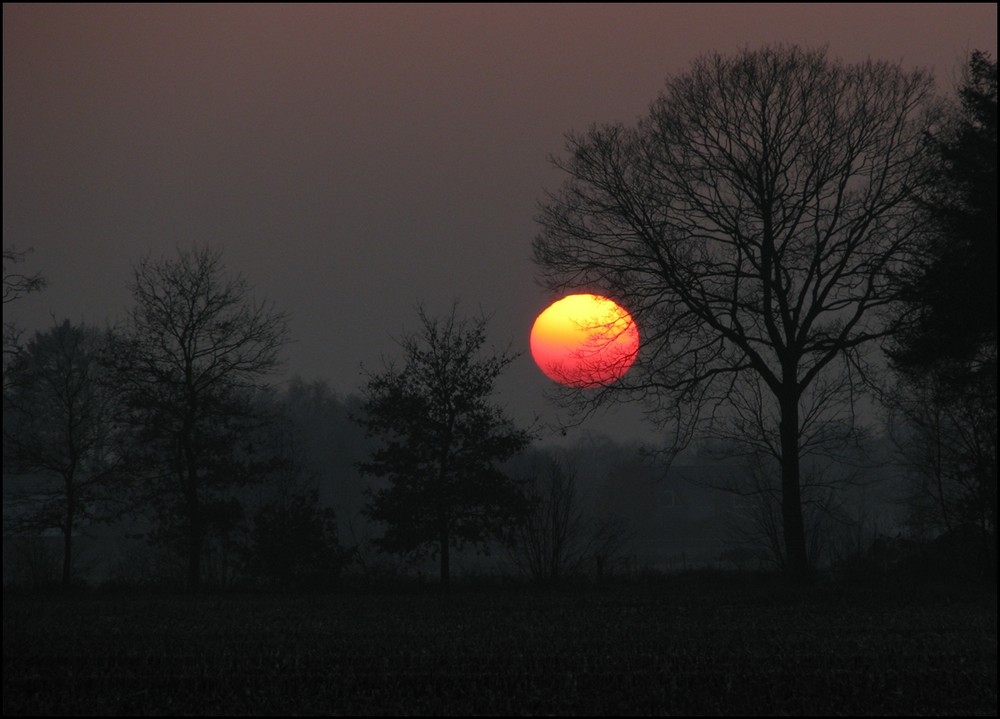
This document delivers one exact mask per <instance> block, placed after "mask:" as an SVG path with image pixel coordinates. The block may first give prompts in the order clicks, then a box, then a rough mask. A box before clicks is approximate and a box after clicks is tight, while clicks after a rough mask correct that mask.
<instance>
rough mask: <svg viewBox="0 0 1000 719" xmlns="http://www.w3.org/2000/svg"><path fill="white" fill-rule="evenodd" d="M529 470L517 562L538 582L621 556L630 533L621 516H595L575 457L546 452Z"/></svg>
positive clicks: (513, 546)
mask: <svg viewBox="0 0 1000 719" xmlns="http://www.w3.org/2000/svg"><path fill="white" fill-rule="evenodd" d="M534 460H535V461H534V462H532V463H531V465H532V466H530V468H529V477H528V479H527V482H526V484H527V486H526V487H525V490H524V493H525V496H526V497H527V499H528V510H527V511H526V512H525V514H524V516H523V517H522V518H521V520H520V521H519V522H517V523H516V524H514V526H513V527H512V530H511V540H512V541H511V543H510V546H509V548H508V551H509V554H510V557H511V560H512V561H513V563H514V565H515V566H517V568H518V569H520V570H521V571H522V572H523V573H525V574H527V575H528V576H529V577H531V578H532V579H533V580H535V581H537V582H545V583H548V582H557V581H559V580H560V579H563V578H564V577H565V576H567V575H568V574H569V573H571V572H574V571H577V570H579V569H580V568H581V567H583V566H584V564H585V563H587V562H589V561H594V562H596V563H598V567H599V568H600V567H601V563H602V562H603V563H607V562H608V561H609V560H610V559H613V558H616V556H617V555H619V554H620V553H621V550H622V547H623V545H624V544H625V543H626V541H627V540H628V538H629V532H628V531H627V528H626V526H625V525H624V523H623V521H622V520H621V519H620V518H616V517H609V516H606V517H600V518H599V517H591V516H587V514H586V513H585V511H584V507H583V502H582V498H581V496H580V494H579V491H578V483H577V468H576V464H575V463H574V461H573V460H572V458H571V457H570V456H567V455H565V454H563V455H560V454H557V453H555V452H552V451H544V450H543V451H540V452H539V453H538V454H537V455H536V456H535V457H534Z"/></svg>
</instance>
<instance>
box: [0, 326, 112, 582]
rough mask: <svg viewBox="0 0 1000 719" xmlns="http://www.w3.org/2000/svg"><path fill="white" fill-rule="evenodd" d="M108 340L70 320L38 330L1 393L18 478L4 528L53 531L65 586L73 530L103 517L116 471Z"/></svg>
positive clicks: (7, 455) (7, 450)
mask: <svg viewBox="0 0 1000 719" xmlns="http://www.w3.org/2000/svg"><path fill="white" fill-rule="evenodd" d="M106 344H107V336H106V335H104V334H103V333H101V332H100V331H98V330H96V329H94V328H90V327H84V326H77V325H72V324H70V322H69V321H68V320H67V321H65V322H63V324H61V325H58V326H56V327H53V328H52V329H50V330H48V331H47V332H44V333H43V332H39V333H37V334H36V335H35V337H34V338H33V339H32V340H31V341H30V342H29V343H28V344H27V346H26V347H25V348H24V351H23V352H22V353H20V355H19V356H18V358H17V360H16V361H15V363H14V365H13V367H12V368H11V374H12V376H13V381H12V389H11V391H10V392H9V393H5V395H4V459H5V462H7V463H8V464H9V468H10V469H12V470H13V474H14V475H15V476H18V475H20V478H21V479H22V482H21V483H20V485H19V489H18V490H16V491H15V492H14V493H13V494H12V495H11V496H10V497H8V498H6V499H5V502H6V504H7V505H8V507H9V508H10V510H11V511H10V513H9V523H7V524H8V526H7V527H5V529H7V530H10V531H14V532H32V533H36V532H40V531H43V530H46V529H58V530H59V531H60V532H61V533H62V537H63V561H62V583H63V585H64V586H69V584H70V582H71V581H72V576H73V574H72V572H73V569H72V560H73V537H74V533H75V532H76V530H77V529H78V528H79V526H80V525H81V524H82V523H86V522H87V521H89V520H95V519H101V518H105V517H107V516H109V510H110V508H111V505H112V504H113V489H114V487H115V482H116V480H117V478H118V477H119V475H120V472H119V470H120V469H121V460H122V457H121V454H120V453H118V452H116V451H115V447H114V437H113V432H114V425H113V421H114V418H115V415H116V412H117V407H118V400H119V397H118V393H117V391H116V389H115V388H113V387H112V386H111V385H110V384H109V383H108V381H107V377H106V371H105V370H104V368H103V367H102V365H101V363H100V360H101V356H102V354H103V352H104V349H105V346H106ZM6 469H7V468H6V467H5V474H6ZM7 514H8V513H7V512H5V518H6V517H7Z"/></svg>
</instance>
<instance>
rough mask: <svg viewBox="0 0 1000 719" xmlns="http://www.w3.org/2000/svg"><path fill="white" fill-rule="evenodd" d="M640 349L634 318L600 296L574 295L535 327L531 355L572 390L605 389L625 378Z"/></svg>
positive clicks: (552, 307) (540, 318) (551, 309)
mask: <svg viewBox="0 0 1000 719" xmlns="http://www.w3.org/2000/svg"><path fill="white" fill-rule="evenodd" d="M638 351H639V329H638V328H637V327H636V326H635V321H634V320H633V319H632V316H631V315H630V314H629V313H628V312H626V311H625V310H624V309H622V307H620V306H619V305H617V304H616V303H615V302H613V301H611V300H609V299H608V298H607V297H601V296H599V295H570V296H568V297H564V298H563V299H561V300H559V301H558V302H555V303H553V304H551V305H549V307H548V309H546V310H545V311H544V312H542V313H541V314H540V315H538V318H537V319H536V320H535V324H534V326H533V327H532V328H531V356H532V357H533V358H534V359H535V364H537V365H538V368H539V369H541V370H542V372H544V373H545V375H546V376H547V377H549V378H550V379H553V380H555V381H556V382H559V383H560V384H564V385H566V386H567V387H601V386H603V385H607V384H610V383H612V382H614V381H615V380H617V379H619V378H620V377H621V376H622V375H624V374H625V373H626V372H627V371H628V368H629V367H631V366H632V363H633V362H634V361H635V357H636V354H637V353H638Z"/></svg>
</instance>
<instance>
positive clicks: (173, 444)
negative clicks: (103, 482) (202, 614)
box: [115, 247, 286, 589]
mask: <svg viewBox="0 0 1000 719" xmlns="http://www.w3.org/2000/svg"><path fill="white" fill-rule="evenodd" d="M131 290H132V295H133V298H134V300H135V306H134V307H133V308H132V309H131V311H130V314H129V326H128V330H127V333H126V341H125V343H124V346H123V349H122V352H120V353H119V355H118V356H117V357H116V359H115V363H116V369H117V371H118V378H119V381H120V382H121V384H122V387H123V389H124V390H125V391H126V392H127V394H128V406H129V408H130V411H131V414H132V421H133V423H134V425H135V426H136V428H137V430H138V433H139V436H138V440H139V442H141V444H142V446H143V447H144V448H145V449H146V455H147V461H148V463H149V468H150V470H151V471H152V472H153V473H154V474H155V475H157V476H159V477H160V478H161V479H162V480H166V481H159V482H157V483H156V485H157V487H158V491H157V493H156V497H157V498H158V499H159V500H162V501H161V510H162V511H161V512H160V517H161V519H162V520H164V521H170V522H171V523H172V524H173V526H174V528H175V530H176V531H177V532H179V533H180V534H181V535H182V536H183V542H184V543H185V544H186V548H185V552H186V556H187V581H188V585H189V587H191V588H192V589H197V588H198V587H199V585H200V583H201V561H202V555H203V551H204V548H205V541H206V537H207V536H208V532H209V530H210V529H211V527H212V524H213V522H216V521H220V522H221V521H224V520H225V519H226V518H227V517H229V515H230V514H231V510H233V505H232V501H231V498H227V497H226V495H225V490H226V488H228V487H233V486H236V485H238V484H240V483H241V482H246V481H248V480H249V479H250V478H251V477H253V476H255V474H256V473H258V472H259V471H261V469H262V467H261V466H258V464H257V463H256V462H254V460H253V458H252V448H251V447H250V446H249V445H250V444H251V443H252V439H253V435H252V431H251V430H252V428H253V426H254V424H255V423H256V422H257V421H258V420H259V417H258V410H257V409H256V408H255V407H254V406H253V403H252V402H251V401H250V400H251V393H252V391H253V390H255V389H257V388H259V387H261V383H262V381H263V378H264V377H265V376H266V375H267V374H268V373H270V372H272V371H273V370H275V369H276V368H277V367H278V365H279V351H280V350H281V348H282V346H283V344H284V342H285V337H286V318H285V315H283V314H281V313H278V312H275V311H274V309H273V307H272V306H271V305H270V304H268V303H265V302H262V301H257V300H255V299H254V297H253V295H252V291H251V288H250V285H249V284H248V283H247V281H246V280H244V279H243V278H242V277H239V276H236V277H229V276H226V275H225V273H224V267H223V264H222V254H221V252H219V251H214V250H211V249H209V248H208V247H201V248H196V249H193V250H191V251H178V256H177V258H176V259H159V260H156V259H150V258H146V259H143V260H141V261H140V262H139V264H138V265H137V267H136V269H135V279H134V282H133V283H132V285H131ZM229 518H230V519H231V518H232V517H229Z"/></svg>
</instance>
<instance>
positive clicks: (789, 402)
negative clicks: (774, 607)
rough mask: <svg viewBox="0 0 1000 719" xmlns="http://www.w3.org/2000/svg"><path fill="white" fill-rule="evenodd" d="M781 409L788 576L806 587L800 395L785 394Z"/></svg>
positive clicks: (809, 572) (808, 574) (808, 572)
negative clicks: (800, 455)
mask: <svg viewBox="0 0 1000 719" xmlns="http://www.w3.org/2000/svg"><path fill="white" fill-rule="evenodd" d="M779 401H780V405H781V427H780V432H781V518H782V524H783V526H784V535H785V575H786V576H787V578H788V580H789V581H790V582H792V583H793V584H807V583H809V582H810V581H811V580H812V569H811V567H810V566H809V557H808V555H807V553H806V532H805V524H804V522H803V520H802V485H801V473H800V466H799V399H798V393H796V392H794V391H786V393H785V394H784V395H783V396H782V397H781V398H780V400H779Z"/></svg>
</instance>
